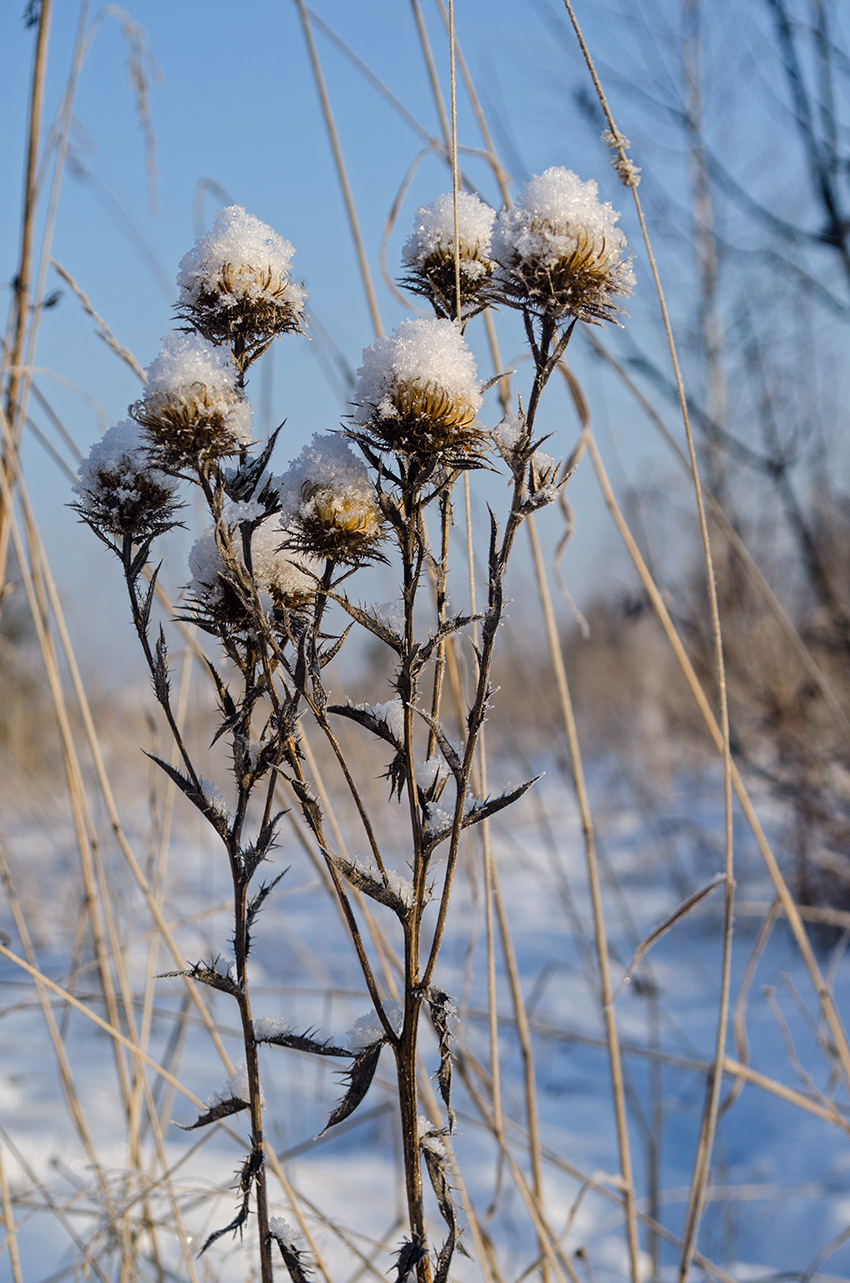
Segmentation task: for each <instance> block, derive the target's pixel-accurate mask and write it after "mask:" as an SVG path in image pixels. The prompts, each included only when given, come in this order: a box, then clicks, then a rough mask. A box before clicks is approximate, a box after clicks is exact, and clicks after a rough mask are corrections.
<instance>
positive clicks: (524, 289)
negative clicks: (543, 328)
mask: <svg viewBox="0 0 850 1283" xmlns="http://www.w3.org/2000/svg"><path fill="white" fill-rule="evenodd" d="M618 218H619V214H618V213H617V212H616V211H615V210H614V209H613V208H612V207H611V205H610V204H609V202H608V201H605V202H602V201H600V200H599V189H598V187H597V185H596V182H595V181H594V179H592V178H591V179H589V180H588V182H586V183H583V182H582V181H581V179H580V178H578V177H577V176H576V175H575V174H574V173H573V172H572V170H569V169H563V168H552V169H547V170H546V171H545V173H543V174H540V175H539V176H537V177H535V178H533V179H532V180H531V181H530V182H529V183H527V184H526V186H525V188H524V190H523V192H522V195H521V196H520V199H519V202H518V203H517V205H516V208H514V209H509V210H503V212H502V213H501V214H500V215H499V217H498V218H497V220H496V225H495V227H494V230H493V258H494V259H495V260H496V263H497V267H496V270H495V272H494V276H493V296H494V298H495V299H496V300H498V301H499V302H502V303H507V304H508V305H509V306H511V307H519V308H524V309H526V310H528V311H530V312H534V313H537V314H541V315H547V316H549V317H551V318H553V319H555V320H560V319H562V318H566V317H577V318H578V319H579V320H581V321H591V322H597V323H598V322H601V321H606V320H608V321H610V320H613V319H614V317H613V314H614V313H615V312H617V311H619V310H620V309H619V308H618V307H617V306H616V304H615V303H614V302H613V299H615V298H618V297H621V296H623V295H626V294H630V293H631V291H632V286H633V285H634V274H633V272H632V266H631V258H630V257H628V250H627V246H626V239H625V237H624V235H623V233H622V232H621V231H620V229H619V228H618V227H617V226H616V222H617V219H618Z"/></svg>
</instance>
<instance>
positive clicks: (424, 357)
mask: <svg viewBox="0 0 850 1283" xmlns="http://www.w3.org/2000/svg"><path fill="white" fill-rule="evenodd" d="M475 374H476V370H475V358H474V357H473V355H472V353H471V352H470V350H469V348H468V347H467V346H466V343H465V342H464V339H463V335H462V334H461V332H460V329H459V327H458V326H457V325H455V324H454V323H453V322H452V321H447V320H438V319H433V320H431V319H427V320H416V321H402V323H401V325H400V326H399V328H398V329H397V330H394V331H393V333H392V334H390V335H387V336H385V337H383V338H379V339H377V340H376V341H375V342H374V343H373V344H372V346H371V347H367V348H366V349H365V351H364V352H363V364H362V366H361V367H360V369H359V370H358V371H357V382H356V385H355V389H354V400H355V411H354V415H353V418H354V421H355V423H356V424H362V425H363V427H364V428H366V429H367V435H368V437H369V439H370V440H371V441H372V442H373V443H374V444H375V445H376V446H377V447H378V448H379V449H389V450H393V451H395V452H396V453H397V454H401V455H407V456H418V457H430V458H433V457H434V456H441V457H443V458H445V459H446V460H447V461H452V462H454V461H456V460H458V459H459V458H462V457H464V456H469V455H474V454H476V453H478V452H480V447H481V441H482V434H481V432H480V431H479V429H478V427H477V425H476V422H475V416H476V414H477V413H478V411H479V409H480V408H481V403H482V400H483V398H482V395H481V389H480V387H479V384H478V380H477V379H476V377H475Z"/></svg>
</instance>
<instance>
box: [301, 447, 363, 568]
mask: <svg viewBox="0 0 850 1283" xmlns="http://www.w3.org/2000/svg"><path fill="white" fill-rule="evenodd" d="M278 489H279V493H280V499H281V521H282V523H283V524H284V525H285V526H289V527H290V528H291V529H292V530H294V531H295V532H296V535H297V541H298V546H300V547H303V548H304V549H306V550H307V551H309V552H311V553H314V554H315V555H316V556H321V557H326V558H329V559H330V560H331V561H333V562H349V563H351V564H356V563H361V562H363V561H366V560H368V559H369V557H370V556H373V555H374V554H375V552H376V550H377V546H378V543H379V542H380V540H381V537H382V533H383V518H382V516H381V512H380V509H379V508H378V504H377V500H376V497H375V487H374V485H373V484H372V482H371V480H370V478H369V474H368V472H367V471H366V467H365V465H364V464H363V462H362V460H360V459H358V458H357V456H356V455H355V453H354V451H353V450H352V449H351V447H350V446H349V445H348V444H347V442H346V441H345V439H344V437H342V436H341V435H340V434H339V433H327V434H326V435H324V436H320V435H318V434H316V435H315V436H314V437H313V441H312V444H311V445H308V446H305V447H304V449H303V450H302V451H301V454H300V455H299V457H298V458H297V459H295V460H293V462H292V463H291V464H290V465H289V469H288V471H287V472H286V473H285V474H284V476H283V477H281V478H280V479H279V481H278Z"/></svg>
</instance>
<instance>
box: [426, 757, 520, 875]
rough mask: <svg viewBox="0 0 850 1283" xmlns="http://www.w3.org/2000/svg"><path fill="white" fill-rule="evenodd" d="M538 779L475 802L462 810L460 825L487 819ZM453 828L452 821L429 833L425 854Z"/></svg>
mask: <svg viewBox="0 0 850 1283" xmlns="http://www.w3.org/2000/svg"><path fill="white" fill-rule="evenodd" d="M539 779H540V776H539V775H535V777H534V779H533V780H527V781H526V783H525V784H520V786H519V788H515V789H511V791H510V792H509V793H500V794H499V796H498V797H491V798H487V799H486V800H485V801H483V802H476V803H475V804H474V805H473V806H471V807H470V808H469V810H468V811H464V813H463V816H462V817H461V821H460V827H461V828H462V829H468V828H469V826H470V825H471V824H479V823H480V822H481V820H486V819H489V817H490V816H491V815H495V814H496V812H497V811H502V810H504V808H505V807H506V806H510V805H511V804H512V803H513V802H516V801H517V799H518V798H521V797H522V795H523V793H525V792H527V790H528V789H530V788H531V786H532V784H535V783H536V782H537V781H538V780H539ZM453 829H454V823H452V824H447V825H445V826H444V827H443V828H442V829H437V830H436V832H433V833H431V834H429V836H428V840H427V842H426V845H425V854H426V856H427V857H428V858H430V856H431V854H432V853H433V851H434V850H435V848H436V847H438V846H439V845H440V843H441V842H445V840H446V838H448V837H450V836H451V834H452V830H453Z"/></svg>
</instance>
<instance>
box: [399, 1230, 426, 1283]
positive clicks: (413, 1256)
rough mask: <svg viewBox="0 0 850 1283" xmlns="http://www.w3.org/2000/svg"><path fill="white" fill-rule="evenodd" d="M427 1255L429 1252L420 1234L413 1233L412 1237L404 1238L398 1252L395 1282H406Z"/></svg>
mask: <svg viewBox="0 0 850 1283" xmlns="http://www.w3.org/2000/svg"><path fill="white" fill-rule="evenodd" d="M427 1255H428V1253H427V1252H426V1251H425V1248H424V1247H423V1245H422V1240H421V1239H420V1237H419V1235H418V1234H413V1235H411V1237H410V1238H406V1239H404V1240H403V1241H402V1244H401V1247H400V1248H399V1249H398V1252H397V1253H396V1257H397V1260H396V1277H395V1283H406V1280H407V1279H409V1278H410V1276H411V1274H412V1273H413V1271H414V1270H415V1269H416V1267H417V1265H418V1264H419V1262H420V1261H421V1260H423V1258H424V1257H426V1256H427Z"/></svg>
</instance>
